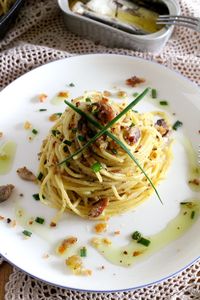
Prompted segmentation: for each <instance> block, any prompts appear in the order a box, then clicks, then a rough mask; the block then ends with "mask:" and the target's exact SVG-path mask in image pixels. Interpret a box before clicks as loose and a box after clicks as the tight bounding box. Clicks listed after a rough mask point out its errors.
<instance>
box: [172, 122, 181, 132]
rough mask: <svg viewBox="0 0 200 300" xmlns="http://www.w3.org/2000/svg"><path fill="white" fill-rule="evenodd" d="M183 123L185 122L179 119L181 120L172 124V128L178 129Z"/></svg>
mask: <svg viewBox="0 0 200 300" xmlns="http://www.w3.org/2000/svg"><path fill="white" fill-rule="evenodd" d="M182 125H183V123H182V122H181V121H179V120H177V121H176V122H175V123H174V125H173V126H172V128H173V129H174V130H177V129H178V128H179V127H181V126H182Z"/></svg>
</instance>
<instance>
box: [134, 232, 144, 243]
mask: <svg viewBox="0 0 200 300" xmlns="http://www.w3.org/2000/svg"><path fill="white" fill-rule="evenodd" d="M141 238H142V235H141V233H140V232H139V231H135V232H133V234H132V239H133V240H136V241H138V240H140V239H141Z"/></svg>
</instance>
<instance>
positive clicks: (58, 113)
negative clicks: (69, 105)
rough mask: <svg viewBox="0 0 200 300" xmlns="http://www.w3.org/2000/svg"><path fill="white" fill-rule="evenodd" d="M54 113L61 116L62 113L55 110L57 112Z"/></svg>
mask: <svg viewBox="0 0 200 300" xmlns="http://www.w3.org/2000/svg"><path fill="white" fill-rule="evenodd" d="M54 115H56V116H59V117H60V116H61V115H62V113H61V112H57V113H55V114H54Z"/></svg>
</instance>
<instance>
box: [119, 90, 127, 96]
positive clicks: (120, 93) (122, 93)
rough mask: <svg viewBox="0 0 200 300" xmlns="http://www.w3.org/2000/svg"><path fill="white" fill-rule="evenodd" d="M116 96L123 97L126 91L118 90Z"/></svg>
mask: <svg viewBox="0 0 200 300" xmlns="http://www.w3.org/2000/svg"><path fill="white" fill-rule="evenodd" d="M117 96H118V97H119V98H125V97H127V93H126V92H125V91H119V92H118V93H117Z"/></svg>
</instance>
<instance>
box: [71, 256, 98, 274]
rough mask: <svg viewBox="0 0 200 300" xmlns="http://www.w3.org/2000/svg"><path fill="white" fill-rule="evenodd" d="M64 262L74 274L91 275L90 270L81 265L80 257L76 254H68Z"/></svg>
mask: <svg viewBox="0 0 200 300" xmlns="http://www.w3.org/2000/svg"><path fill="white" fill-rule="evenodd" d="M65 263H66V265H67V266H68V267H69V268H70V269H71V270H72V272H73V273H74V274H75V275H85V276H88V275H89V276H90V275H92V270H89V269H85V268H84V267H83V262H82V259H81V258H80V257H79V256H78V255H72V256H69V257H68V258H67V259H66V261H65Z"/></svg>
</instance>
